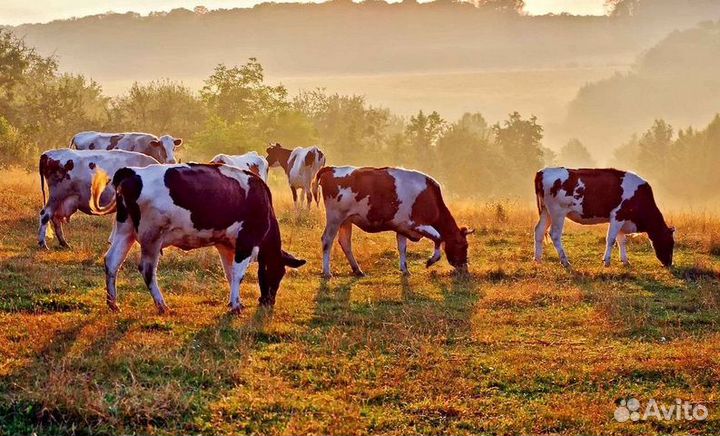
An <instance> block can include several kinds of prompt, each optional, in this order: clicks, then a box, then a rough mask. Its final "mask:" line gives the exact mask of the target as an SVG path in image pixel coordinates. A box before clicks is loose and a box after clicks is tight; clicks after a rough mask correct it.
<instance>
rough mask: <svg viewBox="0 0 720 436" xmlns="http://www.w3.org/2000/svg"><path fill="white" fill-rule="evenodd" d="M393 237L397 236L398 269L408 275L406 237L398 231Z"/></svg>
mask: <svg viewBox="0 0 720 436" xmlns="http://www.w3.org/2000/svg"><path fill="white" fill-rule="evenodd" d="M395 237H396V238H397V247H398V252H400V271H401V272H402V273H403V274H405V275H409V274H410V272H409V271H408V267H407V238H406V237H405V236H403V235H401V234H400V233H396V234H395Z"/></svg>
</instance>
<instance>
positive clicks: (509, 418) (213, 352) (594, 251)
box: [0, 171, 720, 435]
mask: <svg viewBox="0 0 720 436" xmlns="http://www.w3.org/2000/svg"><path fill="white" fill-rule="evenodd" d="M273 180H274V182H273V188H274V194H275V207H276V210H277V213H278V217H279V219H280V221H281V231H282V236H283V240H284V248H285V249H286V250H287V251H289V252H290V253H293V254H294V255H296V256H298V257H301V258H305V259H307V260H308V264H307V265H306V266H305V267H303V268H302V269H300V270H298V271H294V272H291V273H289V274H288V275H287V276H286V278H285V280H284V281H283V283H282V286H281V289H280V291H279V293H278V298H277V303H276V306H275V307H274V309H262V308H260V307H258V302H257V299H258V296H259V289H258V288H257V282H256V279H257V277H256V275H255V269H254V268H251V269H250V274H249V278H248V279H246V281H245V283H244V284H243V287H242V298H243V303H244V304H245V305H246V306H247V308H246V310H245V311H244V313H243V314H241V315H240V316H233V315H229V314H228V309H227V306H226V302H227V298H228V288H227V283H226V281H225V278H224V276H223V273H222V268H221V266H220V263H219V260H218V257H217V254H216V252H215V251H214V250H212V249H202V250H196V251H193V252H188V253H185V252H181V251H179V250H176V249H166V250H165V253H164V255H163V257H162V258H161V261H160V267H159V281H160V286H161V287H162V289H163V291H164V294H165V298H166V300H167V302H168V304H169V305H170V307H171V309H172V312H171V313H170V314H169V315H164V316H160V315H158V314H157V313H156V310H155V307H154V305H153V303H152V299H151V297H150V295H149V292H148V291H147V290H146V289H145V286H144V284H143V282H142V279H141V277H140V274H139V273H138V272H137V269H136V265H137V261H138V250H137V247H136V248H135V249H134V250H133V251H132V252H131V254H130V256H129V258H128V261H127V262H126V263H125V266H124V267H123V269H122V271H121V277H120V280H119V297H118V298H119V300H118V303H119V305H120V308H121V312H120V313H111V312H110V311H108V309H107V308H106V306H105V289H104V273H103V267H102V255H103V253H104V251H105V250H106V248H107V236H108V234H109V231H110V224H111V218H110V217H105V218H93V217H87V216H82V215H81V214H77V215H75V216H74V217H73V219H72V220H71V222H70V223H69V224H68V225H67V226H66V234H67V236H68V240H69V242H70V244H71V245H72V249H71V250H63V249H59V248H58V247H57V243H56V241H55V240H52V241H50V245H51V249H50V250H49V251H42V250H39V249H38V248H37V247H36V231H37V214H38V211H39V209H40V208H41V196H40V192H39V181H38V179H37V177H36V176H35V175H31V174H27V173H23V172H20V171H6V172H4V175H3V178H2V179H1V180H0V210H1V211H2V214H0V434H7V435H10V434H30V433H32V432H38V433H42V434H72V433H75V434H90V433H93V434H103V433H115V434H119V433H123V434H134V433H141V434H178V433H208V434H220V433H223V434H245V433H262V434H307V433H311V434H367V433H382V434H417V433H423V434H441V433H448V432H451V433H454V434H478V433H484V434H517V433H523V434H527V433H545V434H601V433H602V434H640V433H642V434H661V433H662V434H667V433H673V434H697V433H718V432H720V413H718V396H719V395H720V385H719V384H718V381H720V365H718V355H719V353H720V310H719V309H720V308H719V304H720V217H718V216H717V215H712V214H701V213H693V214H690V213H681V212H677V213H670V214H669V221H670V222H671V223H672V224H673V225H675V226H677V227H678V241H677V243H676V254H675V265H676V266H675V267H674V268H673V269H664V268H662V267H661V266H660V264H659V262H658V261H657V259H656V258H655V256H654V254H653V252H652V248H651V247H650V244H649V242H648V240H647V238H645V237H638V238H635V239H633V240H632V241H631V242H630V244H629V250H630V260H631V262H632V266H630V267H625V266H623V265H622V264H621V263H620V262H619V259H618V255H617V252H616V253H614V259H613V266H612V267H610V268H604V267H603V266H602V265H601V257H602V254H603V250H604V232H605V226H596V227H582V228H581V227H579V226H575V225H568V226H566V236H565V244H566V249H567V251H568V254H569V256H570V258H571V261H572V262H573V269H572V270H570V271H566V270H565V269H563V268H562V267H561V266H560V265H559V262H558V259H557V255H556V254H555V251H554V249H553V248H552V246H551V245H547V246H546V261H545V262H544V263H543V264H539V265H538V264H535V263H533V262H532V261H531V258H532V229H533V226H534V224H535V221H536V214H537V213H536V211H534V210H533V209H532V208H531V204H530V203H529V202H528V204H527V206H525V204H524V203H523V204H514V203H512V204H511V205H510V206H508V205H507V204H504V203H485V202H480V201H475V202H469V201H465V200H462V199H452V200H450V205H451V209H452V210H453V211H454V212H455V215H456V218H457V219H458V221H459V222H461V223H462V224H465V225H470V226H472V227H474V228H476V229H477V233H476V234H475V235H473V236H472V241H471V246H470V247H471V250H470V262H471V263H470V274H469V275H468V276H465V277H459V276H456V275H454V274H453V273H452V271H451V267H450V266H449V265H448V264H447V262H446V261H445V260H444V259H443V260H442V261H441V262H440V263H438V264H437V265H435V266H434V267H433V268H431V269H425V267H424V263H425V260H426V259H427V258H428V257H429V255H430V254H431V250H432V246H431V244H430V243H429V242H427V241H423V242H421V243H417V244H411V245H410V247H409V264H410V265H409V266H410V270H411V272H412V275H411V276H409V277H403V276H402V275H401V274H400V273H399V271H398V267H397V262H398V256H397V251H396V249H395V239H394V237H393V235H391V234H380V235H367V234H363V233H362V232H359V231H356V232H354V249H355V252H356V257H357V258H358V261H359V262H360V265H361V266H362V267H363V269H364V271H365V272H366V273H367V277H364V278H355V277H353V276H352V275H351V274H350V268H349V267H348V265H347V262H346V261H345V259H344V257H343V256H342V252H341V250H340V249H339V247H337V246H336V247H334V249H333V271H334V273H335V278H334V279H332V280H330V281H325V280H323V279H321V277H320V271H321V259H320V257H321V250H320V242H319V241H320V234H321V232H322V229H323V224H324V212H323V211H322V209H320V210H318V209H317V208H313V210H312V211H310V212H309V213H303V214H300V215H298V214H296V213H295V212H294V211H293V208H292V204H291V202H290V196H289V191H288V190H287V188H286V187H285V185H284V184H283V183H282V182H281V181H280V178H279V177H277V176H274V177H273ZM528 183H531V180H528ZM631 396H632V397H635V398H638V399H640V400H641V401H643V402H645V401H646V400H649V399H651V398H653V399H656V400H657V401H658V402H664V403H667V404H672V403H674V401H675V399H676V398H680V399H683V400H688V401H691V402H694V403H702V404H704V405H706V406H707V407H708V409H709V412H710V413H709V417H708V419H707V420H706V421H703V422H690V421H658V420H649V421H638V422H626V423H619V422H616V421H615V420H614V419H613V411H614V410H615V407H616V404H617V402H618V401H619V400H620V399H624V398H628V397H631Z"/></svg>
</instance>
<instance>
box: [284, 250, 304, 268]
mask: <svg viewBox="0 0 720 436" xmlns="http://www.w3.org/2000/svg"><path fill="white" fill-rule="evenodd" d="M281 251H282V260H283V264H284V265H285V266H289V267H290V268H300V267H301V266H303V265H305V262H306V261H305V260H304V259H296V258H295V257H294V256H293V255H292V254H290V253H288V252H286V251H285V250H281Z"/></svg>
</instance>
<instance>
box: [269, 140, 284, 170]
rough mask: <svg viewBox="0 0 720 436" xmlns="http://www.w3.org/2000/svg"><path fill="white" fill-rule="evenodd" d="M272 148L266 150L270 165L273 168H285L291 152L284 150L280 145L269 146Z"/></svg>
mask: <svg viewBox="0 0 720 436" xmlns="http://www.w3.org/2000/svg"><path fill="white" fill-rule="evenodd" d="M269 145H270V146H269V147H268V148H266V149H265V151H266V152H267V154H268V155H267V161H268V165H270V166H271V167H278V166H283V164H284V163H287V160H288V157H289V156H290V150H288V149H286V148H283V146H282V145H280V144H279V143H277V142H276V143H275V144H272V143H271V144H269Z"/></svg>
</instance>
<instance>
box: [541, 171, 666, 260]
mask: <svg viewBox="0 0 720 436" xmlns="http://www.w3.org/2000/svg"><path fill="white" fill-rule="evenodd" d="M535 195H536V197H537V205H538V212H539V214H540V220H539V221H538V224H537V226H536V227H535V261H537V262H540V261H541V259H542V252H543V240H544V237H545V234H546V232H547V229H548V228H550V237H551V239H552V241H553V244H554V245H555V249H556V250H557V252H558V256H560V262H561V263H562V264H563V266H565V267H569V266H570V262H569V261H568V258H567V255H566V254H565V249H564V248H563V245H562V232H563V225H564V223H565V217H567V218H570V219H571V220H573V221H575V222H576V223H579V224H600V223H610V227H609V228H608V232H607V240H606V247H605V257H604V262H605V266H610V258H611V254H612V248H613V245H615V242H616V241H617V243H618V246H619V248H620V258H621V259H622V262H623V263H624V264H625V265H629V261H628V256H627V247H626V236H625V235H627V234H629V233H642V232H646V233H647V234H648V237H649V238H650V240H651V241H652V245H653V248H654V249H655V255H656V256H657V258H658V259H659V260H660V262H662V264H663V265H665V266H668V267H669V266H671V265H672V260H673V247H674V244H675V241H674V236H673V234H674V232H675V228H672V227H668V226H667V224H665V219H664V218H663V215H662V213H661V212H660V210H659V209H658V207H657V205H656V204H655V198H654V197H653V191H652V188H650V185H649V184H648V183H647V182H646V181H645V180H643V179H642V178H640V177H639V176H637V175H636V174H633V173H631V172H626V171H619V170H615V169H566V168H545V169H543V170H541V171H538V173H537V174H536V175H535Z"/></svg>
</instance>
